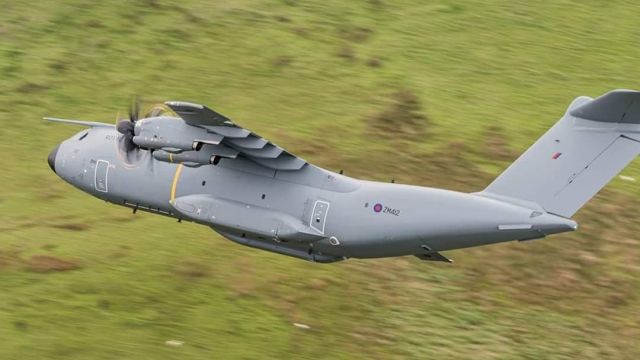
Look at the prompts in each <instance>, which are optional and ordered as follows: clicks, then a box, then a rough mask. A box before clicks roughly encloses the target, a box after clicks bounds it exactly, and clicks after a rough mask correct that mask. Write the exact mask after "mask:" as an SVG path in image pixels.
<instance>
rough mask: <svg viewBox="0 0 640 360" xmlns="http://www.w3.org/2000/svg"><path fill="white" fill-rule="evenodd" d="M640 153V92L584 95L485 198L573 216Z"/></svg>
mask: <svg viewBox="0 0 640 360" xmlns="http://www.w3.org/2000/svg"><path fill="white" fill-rule="evenodd" d="M638 154H640V92H638V91H630V90H614V91H611V92H609V93H607V94H605V95H602V96H600V97H599V98H596V99H591V98H588V97H579V98H577V99H575V100H574V101H573V103H572V104H571V106H569V109H568V110H567V112H566V113H565V115H564V116H563V117H562V118H561V119H560V121H558V122H557V123H556V124H555V125H554V126H553V127H552V128H551V129H550V130H549V131H548V132H547V133H546V134H544V135H543V136H542V137H541V138H540V139H539V140H538V141H537V142H536V143H535V144H533V146H531V147H530V148H529V150H527V151H526V152H525V153H524V154H522V156H520V158H518V160H516V161H515V162H514V163H513V164H511V166H509V168H507V170H505V171H504V172H503V173H502V174H501V175H500V176H498V178H496V179H495V180H494V181H493V183H491V184H490V185H489V186H488V187H487V188H486V189H485V190H484V191H483V192H482V194H484V195H487V196H492V195H494V196H497V197H508V198H514V199H517V200H524V201H528V202H534V203H537V204H538V205H540V206H542V207H543V208H544V209H545V210H546V211H548V212H550V213H553V214H556V215H561V216H565V217H571V216H572V215H573V214H575V213H576V211H578V209H580V208H581V207H582V206H583V205H584V204H585V203H586V202H587V201H589V199H591V198H592V197H593V196H594V195H595V194H596V193H597V192H598V191H600V189H602V187H604V186H605V185H606V184H607V183H608V182H609V181H610V180H611V178H613V177H614V176H616V175H617V174H618V173H619V172H620V171H622V169H623V168H624V167H625V166H627V164H629V162H631V161H632V160H633V159H635V157H636V156H637V155H638Z"/></svg>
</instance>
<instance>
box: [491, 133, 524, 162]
mask: <svg viewBox="0 0 640 360" xmlns="http://www.w3.org/2000/svg"><path fill="white" fill-rule="evenodd" d="M485 150H486V155H487V156H488V157H489V158H490V159H492V160H499V161H513V160H515V159H516V158H517V156H518V154H517V153H516V152H515V151H513V150H512V149H511V148H510V147H509V144H508V142H507V137H506V136H505V134H504V132H503V131H502V128H500V127H499V126H498V125H491V126H489V128H487V130H486V132H485Z"/></svg>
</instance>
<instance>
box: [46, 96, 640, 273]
mask: <svg viewBox="0 0 640 360" xmlns="http://www.w3.org/2000/svg"><path fill="white" fill-rule="evenodd" d="M165 104H166V107H167V108H168V109H167V111H169V110H170V112H167V111H158V110H154V111H152V112H151V113H150V114H147V115H146V116H145V117H144V118H139V116H138V112H139V111H138V109H137V108H138V107H137V106H133V109H132V110H131V111H130V116H129V119H125V120H121V121H119V122H118V123H117V125H111V124H105V123H98V122H89V121H78V120H64V119H57V118H45V119H47V120H51V121H58V122H64V123H70V124H77V125H82V126H85V127H87V129H84V130H82V131H80V132H79V133H77V134H76V135H74V136H72V137H71V138H69V139H67V140H65V141H63V142H62V143H60V144H59V145H58V146H56V147H55V149H53V151H51V154H50V155H49V158H48V161H49V165H50V166H51V169H52V170H53V171H54V172H55V173H56V174H57V175H58V176H60V177H61V178H63V179H64V180H66V181H67V182H69V183H70V184H71V185H73V186H75V187H77V188H79V189H80V190H83V191H85V192H87V193H89V194H91V195H93V196H96V197H98V198H100V199H103V200H105V201H107V202H111V203H114V204H118V205H122V206H126V207H129V208H132V209H133V211H134V212H135V211H136V210H144V211H148V212H152V213H157V214H161V215H166V216H170V217H173V218H177V219H178V221H181V220H187V221H192V222H196V223H199V224H203V225H207V226H209V227H211V228H212V229H213V230H215V231H216V232H218V233H220V234H221V235H222V236H224V237H226V238H228V239H230V240H233V241H235V242H237V243H240V244H243V245H248V246H251V247H255V248H259V249H263V250H268V251H272V252H276V253H280V254H284V255H289V256H294V257H297V258H302V259H307V260H311V261H317V262H333V261H339V260H343V259H347V258H351V257H353V258H379V257H391V256H403V255H415V256H417V257H418V258H420V259H423V260H435V261H450V260H449V259H447V258H446V257H445V256H443V255H442V254H440V251H444V250H452V249H459V248H466V247H471V246H479V245H486V244H491V243H497V242H503V241H510V240H521V241H522V240H530V239H538V238H543V237H545V236H547V235H551V234H556V233H561V232H565V231H573V230H576V228H577V224H576V222H574V221H573V220H571V219H570V217H571V216H573V215H574V214H575V213H576V211H578V209H580V207H582V206H583V205H584V204H585V203H586V202H587V201H588V200H589V199H590V198H591V197H592V196H593V195H595V194H596V193H597V192H598V191H599V190H600V189H601V188H602V187H603V186H604V185H606V184H607V182H609V180H610V179H611V178H612V177H614V176H615V175H616V174H618V173H619V172H620V171H621V170H622V169H623V168H624V167H625V166H626V165H627V164H628V163H629V162H630V161H632V160H633V159H634V158H635V157H636V156H637V155H638V154H639V153H640V92H637V91H630V90H615V91H611V92H609V93H607V94H605V95H602V96H600V97H598V98H596V99H592V98H589V97H578V98H577V99H575V100H574V101H573V102H572V103H571V105H570V106H569V108H568V110H567V112H566V113H565V114H564V116H563V117H562V118H561V119H560V121H558V122H557V123H556V124H555V126H553V127H552V128H551V129H550V130H549V131H548V132H547V133H546V134H545V135H544V136H542V137H541V138H540V139H539V140H538V141H537V142H536V143H535V144H533V146H531V148H529V149H528V150H527V151H526V152H525V153H524V154H523V155H522V156H520V158H518V159H517V160H516V161H515V162H514V163H513V164H512V165H511V166H510V167H509V168H508V169H507V170H506V171H504V172H503V173H502V174H501V175H500V176H498V178H497V179H495V181H493V182H492V183H491V184H490V185H489V186H488V187H487V188H486V189H484V190H483V191H480V192H476V193H470V194H468V193H461V192H455V191H448V190H442V189H434V188H427V187H419V186H411V185H401V184H394V183H380V182H373V181H364V180H356V179H353V178H350V177H347V176H344V175H341V174H338V173H334V172H331V171H328V170H325V169H322V168H319V167H317V166H314V165H312V164H310V163H308V162H307V161H305V160H303V159H302V158H300V157H298V156H296V155H294V154H292V153H290V152H288V151H286V150H284V149H282V148H281V147H279V146H277V145H275V144H273V143H271V142H270V141H268V140H266V139H265V138H263V137H260V136H259V135H257V134H256V133H254V132H251V131H249V130H247V129H244V128H242V127H240V126H238V125H237V124H235V123H234V122H232V121H231V120H230V119H228V118H227V117H225V116H223V115H220V114H219V113H217V112H215V111H213V110H211V109H209V108H207V107H205V106H202V105H198V104H192V103H188V102H179V101H169V102H166V103H165Z"/></svg>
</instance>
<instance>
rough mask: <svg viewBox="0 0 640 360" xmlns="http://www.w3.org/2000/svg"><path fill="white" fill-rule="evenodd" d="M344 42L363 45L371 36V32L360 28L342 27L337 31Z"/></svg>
mask: <svg viewBox="0 0 640 360" xmlns="http://www.w3.org/2000/svg"><path fill="white" fill-rule="evenodd" d="M338 32H339V34H340V37H341V38H343V39H344V40H347V41H351V42H355V43H363V42H365V41H367V40H368V39H369V38H370V37H371V35H372V34H373V30H371V29H369V28H366V27H362V26H344V27H342V28H340V29H339V30H338Z"/></svg>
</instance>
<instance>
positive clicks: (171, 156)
mask: <svg viewBox="0 0 640 360" xmlns="http://www.w3.org/2000/svg"><path fill="white" fill-rule="evenodd" d="M169 161H171V162H173V154H172V153H169Z"/></svg>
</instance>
